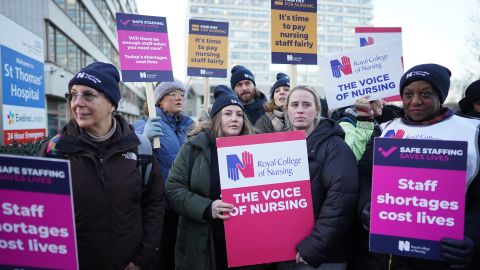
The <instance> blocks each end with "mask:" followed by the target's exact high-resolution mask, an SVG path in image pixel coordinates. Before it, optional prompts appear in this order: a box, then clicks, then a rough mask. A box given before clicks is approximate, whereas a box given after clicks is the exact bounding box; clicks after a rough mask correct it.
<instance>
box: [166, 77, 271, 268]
mask: <svg viewBox="0 0 480 270" xmlns="http://www.w3.org/2000/svg"><path fill="white" fill-rule="evenodd" d="M214 97H215V102H214V103H213V105H212V110H211V119H210V121H209V120H205V121H202V122H201V123H199V125H198V126H197V127H196V128H195V130H193V131H192V133H191V134H190V139H189V140H188V141H187V142H186V143H185V144H184V145H183V146H182V148H181V149H180V152H179V153H178V156H177V158H176V159H175V162H174V163H173V166H172V168H171V169H170V172H169V174H168V180H167V185H166V189H167V199H168V201H169V203H170V205H171V206H172V207H173V209H174V210H175V211H176V212H177V213H178V214H179V215H180V221H179V227H178V236H177V243H176V248H175V264H176V269H188V270H197V269H198V270H200V269H201V270H205V269H208V270H226V269H228V266H227V254H226V246H225V231H224V227H223V221H224V220H226V219H229V218H230V216H229V212H230V211H231V210H232V209H233V205H231V204H228V203H224V202H222V200H221V198H220V176H219V171H218V170H219V169H218V155H217V147H216V139H217V138H220V137H231V136H242V135H248V134H252V127H251V126H250V123H249V121H248V119H247V117H246V115H245V112H244V107H243V104H242V103H241V102H240V100H239V99H238V98H237V96H236V95H235V93H234V92H233V91H232V90H231V89H230V88H229V87H228V86H225V85H219V86H217V87H216V88H215V92H214ZM242 269H252V268H250V267H248V268H242ZM254 269H262V268H261V267H260V266H257V267H254Z"/></svg>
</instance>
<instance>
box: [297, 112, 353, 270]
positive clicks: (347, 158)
mask: <svg viewBox="0 0 480 270" xmlns="http://www.w3.org/2000/svg"><path fill="white" fill-rule="evenodd" d="M343 137H344V133H343V130H342V129H341V127H340V126H339V125H338V124H336V123H335V122H334V121H333V120H329V119H322V120H321V121H320V122H319V124H318V126H317V127H316V128H315V130H314V131H313V132H312V133H311V134H310V135H309V136H308V138H307V151H308V164H309V171H310V179H311V180H310V183H311V189H312V204H313V211H314V220H315V227H314V228H313V230H312V232H311V233H310V235H309V236H307V237H306V238H305V239H304V240H302V241H301V242H300V243H299V244H298V245H297V250H298V251H299V253H300V256H301V257H302V258H303V259H304V260H305V261H306V262H308V263H309V264H310V265H312V266H314V267H318V266H319V265H320V264H322V263H340V262H346V261H347V256H348V255H349V250H350V246H351V245H350V242H351V237H352V233H353V232H352V229H353V222H354V218H355V209H356V203H357V193H358V172H357V162H356V160H355V156H354V155H353V153H352V151H351V150H350V148H349V147H348V146H347V144H346V143H345V142H344V140H343Z"/></svg>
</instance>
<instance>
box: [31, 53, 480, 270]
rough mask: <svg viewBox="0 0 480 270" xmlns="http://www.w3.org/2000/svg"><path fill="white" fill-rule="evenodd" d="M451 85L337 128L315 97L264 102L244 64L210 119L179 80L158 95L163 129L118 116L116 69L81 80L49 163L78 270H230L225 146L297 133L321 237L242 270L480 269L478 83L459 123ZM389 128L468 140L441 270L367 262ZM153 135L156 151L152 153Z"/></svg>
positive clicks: (422, 263) (280, 90) (373, 258)
mask: <svg viewBox="0 0 480 270" xmlns="http://www.w3.org/2000/svg"><path fill="white" fill-rule="evenodd" d="M450 75H451V74H450V71H449V70H448V69H447V68H446V67H443V66H441V65H437V64H423V65H417V66H414V67H412V68H411V69H410V70H408V71H407V72H405V74H404V75H403V76H402V78H401V80H400V82H399V86H400V87H399V88H400V89H399V90H400V96H401V99H402V103H403V109H402V108H399V107H394V108H395V109H391V110H389V112H393V113H391V114H388V115H389V116H388V117H386V115H387V114H386V113H385V112H386V110H385V109H386V108H387V106H388V105H387V106H385V107H384V105H385V103H384V102H383V101H382V100H369V97H363V98H360V99H358V100H357V101H356V102H355V104H353V105H352V106H351V107H349V108H347V109H345V110H341V111H337V113H336V116H335V117H332V116H331V115H332V114H327V113H326V112H327V110H328V109H327V108H326V106H327V104H326V101H325V100H322V99H320V98H319V96H318V93H317V91H316V90H315V89H314V88H313V87H312V86H308V85H298V86H295V87H294V88H292V89H290V79H289V77H288V75H287V74H284V73H278V74H277V77H276V81H275V82H273V85H272V87H271V89H270V101H268V100H267V97H266V96H265V95H264V94H263V93H262V92H261V91H260V90H259V89H257V88H256V83H255V76H254V74H253V73H252V71H251V70H249V69H248V68H246V67H244V66H235V67H233V68H232V70H231V76H230V87H229V86H227V85H219V86H217V87H216V88H215V91H214V103H213V104H212V107H211V110H210V112H209V115H203V116H202V121H199V122H198V123H194V121H193V120H192V119H191V118H190V117H189V116H187V115H185V114H183V106H184V98H185V93H186V87H185V85H184V84H183V83H182V82H181V81H180V80H177V79H175V80H174V81H173V82H161V83H158V84H157V85H156V86H155V89H154V97H155V109H156V116H155V117H145V118H142V119H140V120H138V121H137V122H135V123H127V121H126V120H125V119H124V118H123V117H122V116H120V115H119V114H116V113H115V111H116V110H117V107H118V103H119V100H120V97H121V95H120V89H119V82H120V76H119V73H118V70H117V68H116V67H115V66H113V65H111V64H107V63H101V62H96V63H93V64H90V65H88V66H86V67H84V68H82V69H81V70H80V71H79V73H78V74H76V75H75V76H74V77H73V78H72V79H71V80H70V82H69V84H68V94H67V96H66V97H67V101H68V104H69V106H70V110H71V113H72V117H71V120H70V121H69V122H68V124H67V125H66V126H65V127H64V128H63V129H62V130H61V132H60V133H59V134H58V135H56V136H54V137H53V138H52V139H50V140H49V141H48V142H47V143H46V144H45V145H44V147H43V148H42V150H41V153H40V154H41V155H42V156H46V157H54V158H64V159H68V160H70V164H71V172H72V187H73V198H74V210H75V223H76V238H77V245H78V258H79V265H80V269H122V270H123V269H125V270H130V269H166V270H170V269H178V270H195V269H199V270H200V269H201V270H223V269H228V262H227V254H226V247H225V234H224V220H227V219H229V218H231V217H230V215H229V212H230V211H231V210H232V209H233V207H234V206H233V205H232V204H230V203H226V202H223V201H222V198H221V189H220V176H219V164H218V158H217V147H216V139H217V138H220V137H230V136H242V135H248V134H256V133H274V132H284V131H291V130H303V131H305V134H306V136H307V137H306V145H307V151H308V162H309V173H310V185H311V191H312V206H313V216H314V227H313V229H312V231H311V233H310V234H309V235H308V236H307V237H306V238H305V239H303V240H302V241H300V242H299V243H298V245H297V246H296V249H297V254H296V258H295V260H294V261H289V262H279V263H269V264H264V265H256V266H246V267H239V268H236V269H256V270H262V269H268V270H272V269H282V270H284V269H295V270H300V269H321V270H327V269H332V270H345V269H401V270H403V269H405V270H407V269H451V268H454V269H478V267H479V266H480V260H479V253H480V179H479V178H480V174H479V167H480V166H479V155H480V153H479V143H478V142H479V140H480V137H479V125H480V120H478V119H480V80H478V81H475V82H473V83H472V84H471V85H470V86H469V87H468V88H467V89H466V92H465V98H463V99H462V100H460V102H459V106H460V111H459V112H454V111H453V110H451V109H450V108H448V107H445V106H443V103H444V101H445V98H446V97H447V95H448V92H449V88H450ZM382 117H383V118H382ZM387 127H388V128H387ZM392 128H393V129H395V130H397V129H402V130H404V131H405V134H406V135H408V136H411V137H415V135H418V134H419V133H422V134H425V133H426V134H432V135H435V136H434V137H435V138H436V139H438V140H459V141H467V142H468V153H467V155H468V162H467V179H466V180H465V182H462V181H459V182H458V185H465V186H466V194H465V200H466V205H465V224H464V225H465V236H464V238H463V239H461V240H458V239H450V238H443V239H442V240H441V253H442V257H443V260H442V261H433V260H427V259H418V258H411V257H402V256H396V255H392V254H390V255H388V254H379V253H374V252H370V251H369V247H368V233H369V229H370V206H371V190H372V163H373V162H372V160H373V139H374V138H375V137H391V134H390V133H388V132H387V130H390V129H392ZM155 137H160V148H157V149H153V151H152V152H151V154H150V155H148V154H144V153H143V152H144V151H141V150H140V147H141V146H142V145H145V144H147V146H148V147H150V149H151V145H150V142H151V141H152V139H153V138H155ZM147 166H150V167H149V168H150V169H147V170H146V169H144V168H146V167H147Z"/></svg>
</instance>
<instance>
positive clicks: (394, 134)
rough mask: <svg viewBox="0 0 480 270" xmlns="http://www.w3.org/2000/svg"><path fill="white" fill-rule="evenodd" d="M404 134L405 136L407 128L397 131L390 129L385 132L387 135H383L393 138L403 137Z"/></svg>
mask: <svg viewBox="0 0 480 270" xmlns="http://www.w3.org/2000/svg"><path fill="white" fill-rule="evenodd" d="M403 136H405V130H403V129H399V130H397V131H395V129H390V130H388V131H387V132H385V135H383V137H384V138H393V139H402V138H403Z"/></svg>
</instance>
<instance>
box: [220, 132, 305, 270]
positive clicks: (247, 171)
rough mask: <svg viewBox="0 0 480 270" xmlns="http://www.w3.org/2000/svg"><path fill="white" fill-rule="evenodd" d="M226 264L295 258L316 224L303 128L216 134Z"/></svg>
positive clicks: (230, 265)
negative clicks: (226, 214) (227, 206)
mask: <svg viewBox="0 0 480 270" xmlns="http://www.w3.org/2000/svg"><path fill="white" fill-rule="evenodd" d="M217 147H218V164H219V170H220V183H221V189H222V200H223V201H224V202H227V203H231V204H233V205H234V210H233V211H232V212H231V214H230V215H231V218H230V219H229V220H226V221H225V222H224V225H225V238H226V246H227V258H228V266H229V267H236V266H243V265H254V264H261V263H269V262H277V261H287V260H294V259H295V255H296V245H297V244H298V243H299V242H300V241H301V240H303V239H304V238H305V237H306V236H307V235H308V234H310V232H311V230H312V228H313V209H312V203H311V201H312V196H311V190H310V175H309V170H308V157H307V146H306V142H305V133H304V132H302V131H295V132H284V133H272V134H259V135H249V136H235V137H225V138H219V139H217Z"/></svg>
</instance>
